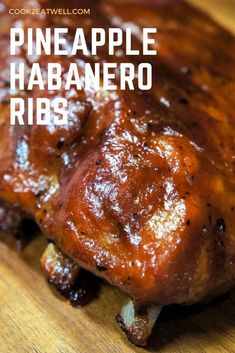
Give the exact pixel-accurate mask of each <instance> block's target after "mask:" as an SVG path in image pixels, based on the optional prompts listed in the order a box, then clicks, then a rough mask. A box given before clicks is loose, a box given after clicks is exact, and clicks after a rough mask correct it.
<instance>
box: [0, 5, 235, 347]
mask: <svg viewBox="0 0 235 353" xmlns="http://www.w3.org/2000/svg"><path fill="white" fill-rule="evenodd" d="M34 3H35V6H36V7H40V6H44V7H45V6H49V7H55V6H57V7H58V8H62V7H64V6H65V4H66V8H68V7H71V8H72V7H76V1H68V0H67V1H66V2H65V1H56V5H55V3H54V2H52V1H51V2H50V1H43V2H39V1H37V0H35V1H34ZM82 4H84V5H85V7H89V6H90V7H91V8H92V13H91V15H90V16H89V20H87V17H86V16H66V15H64V16H37V17H32V16H30V15H25V16H20V15H19V16H14V15H11V16H10V15H9V14H8V9H9V7H12V6H14V7H16V8H20V7H27V1H26V0H22V1H21V0H16V1H14V4H13V5H12V2H11V1H8V0H4V1H2V2H1V13H0V27H1V35H0V57H1V60H0V98H1V99H0V102H1V103H0V104H1V113H0V125H1V128H0V202H1V204H2V205H3V206H2V207H1V216H0V222H1V224H2V226H3V228H4V227H5V228H6V224H8V223H9V222H8V223H7V222H6V216H5V217H4V212H5V214H6V215H7V214H8V215H9V212H10V211H9V210H12V211H11V212H12V213H13V214H14V212H15V213H16V214H18V212H21V213H20V216H19V217H18V216H15V217H16V219H18V220H19V219H20V217H22V215H24V217H26V216H27V217H28V218H31V219H33V220H35V221H36V223H37V224H38V226H39V227H40V229H41V231H42V233H43V234H44V235H45V236H46V237H47V238H48V239H49V241H51V244H49V248H48V249H47V250H46V251H45V253H44V255H43V257H42V261H41V263H42V267H43V268H44V270H45V272H46V275H47V277H48V278H50V279H51V282H53V283H55V284H56V286H57V287H60V289H61V288H64V286H63V285H64V284H65V287H66V288H70V287H72V285H73V283H74V282H75V280H76V277H77V275H78V274H79V271H80V269H83V270H84V269H85V270H86V271H89V272H92V273H93V274H94V275H96V276H98V277H101V278H103V279H104V280H106V281H107V282H109V283H110V284H112V285H114V286H117V287H118V288H120V290H122V291H124V292H126V293H127V294H128V295H129V296H130V298H131V301H130V302H129V303H128V304H127V305H126V306H125V307H124V308H123V309H122V311H121V313H120V315H119V316H118V322H119V323H120V326H121V327H122V328H123V330H124V331H126V333H127V336H128V337H129V339H130V340H131V341H132V342H134V343H135V344H137V345H145V344H146V342H147V338H148V336H149V334H150V331H151V328H152V326H153V325H154V322H155V321H156V318H157V316H158V315H159V312H160V308H161V307H162V306H164V305H169V304H172V303H179V304H191V303H195V302H198V301H202V300H208V299H210V298H212V297H215V296H218V295H220V294H222V293H224V292H225V291H228V290H229V289H230V288H231V287H232V286H233V285H234V283H235V178H234V173H235V117H234V111H235V40H234V37H233V36H232V34H230V33H228V32H227V31H226V30H224V29H223V28H221V27H220V26H219V25H217V24H216V23H214V22H213V21H212V20H211V19H210V18H208V17H207V16H206V15H204V14H202V13H201V12H199V11H197V10H196V9H193V8H191V7H190V6H189V5H188V4H186V3H184V2H181V1H180V2H179V1H166V2H164V1H159V2H158V1H156V2H154V3H153V2H151V3H150V4H149V5H148V4H147V3H145V5H144V6H143V4H139V3H132V4H131V5H130V4H128V2H126V3H120V2H118V1H116V2H114V1H112V2H110V1H105V0H100V1H96V2H92V1H84V2H81V3H80V4H79V6H81V5H82ZM114 23H115V26H117V23H118V26H119V27H120V28H125V26H126V25H127V24H131V25H132V26H135V28H136V29H137V30H136V38H135V40H136V43H137V44H138V43H140V44H141V38H140V37H139V36H138V29H141V28H142V27H147V26H149V27H150V26H151V27H157V28H158V33H157V46H158V48H157V49H158V56H157V57H156V58H152V59H151V60H152V62H151V63H152V65H153V67H154V86H153V89H152V90H151V91H149V92H141V91H137V90H135V91H126V92H121V91H116V92H110V91H104V90H101V91H94V90H83V91H82V92H79V93H78V92H77V91H75V90H72V89H71V91H69V92H65V91H64V90H63V89H61V91H60V92H59V93H56V94H55V93H53V92H47V91H43V92H41V91H39V90H38V89H33V90H32V91H30V92H29V91H25V92H23V93H22V92H17V91H15V92H12V91H11V90H10V89H9V63H10V61H11V60H16V61H18V60H20V61H22V62H24V63H25V64H26V65H28V67H30V65H32V62H33V60H36V61H37V62H39V63H40V65H41V67H46V65H47V62H58V61H59V62H60V63H61V64H62V66H63V68H64V70H65V71H66V68H67V67H68V65H69V62H70V58H69V57H61V58H58V57H53V56H50V57H49V58H48V57H47V56H45V55H43V54H42V55H41V56H40V57H37V58H29V57H27V55H26V54H25V50H24V48H21V49H20V50H19V52H18V53H17V55H16V56H15V57H14V58H13V59H12V58H11V57H10V56H9V28H10V27H13V26H22V27H23V28H24V29H27V28H28V27H35V28H36V27H40V28H46V27H51V28H53V27H61V26H66V27H69V31H70V32H69V34H68V36H67V39H68V41H69V40H70V37H72V33H73V31H74V29H75V28H76V27H82V28H85V30H86V35H87V36H89V32H90V31H91V28H92V27H102V28H106V29H108V28H109V27H110V26H114ZM105 60H107V52H106V48H103V50H102V52H101V53H99V55H98V56H97V57H95V58H92V59H91V58H90V57H83V56H82V55H81V56H79V57H78V58H77V63H78V65H79V69H80V72H81V75H82V70H83V64H84V62H86V61H91V62H92V61H93V62H102V61H105ZM109 60H115V61H119V62H122V61H127V62H128V61H132V62H134V63H136V64H138V61H140V62H141V60H142V58H141V57H140V58H138V57H128V58H126V57H125V55H124V54H123V53H121V52H119V54H118V55H117V56H116V57H115V58H114V59H112V58H109ZM42 95H43V97H49V98H50V99H51V100H53V99H54V98H55V97H56V96H58V95H60V96H61V97H65V96H66V98H68V101H69V104H68V115H69V124H68V125H66V126H55V125H53V124H49V125H47V126H36V125H32V126H10V124H9V120H10V119H9V99H10V98H11V97H12V96H16V97H17V96H20V97H23V98H24V97H25V98H28V97H32V98H38V97H41V96H42ZM4 210H7V211H4ZM17 217H18V218H17ZM4 219H5V221H4ZM19 223H20V222H19ZM58 268H59V270H58ZM63 268H66V269H67V270H66V271H64V272H63ZM60 270H61V271H60ZM56 271H58V273H57V272H56Z"/></svg>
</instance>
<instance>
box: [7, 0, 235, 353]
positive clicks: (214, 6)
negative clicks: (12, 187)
mask: <svg viewBox="0 0 235 353" xmlns="http://www.w3.org/2000/svg"><path fill="white" fill-rule="evenodd" d="M191 2H193V3H194V4H195V5H196V6H200V7H202V8H203V9H204V10H206V11H208V12H209V13H210V14H211V15H212V16H214V17H215V18H216V19H217V20H218V21H219V22H221V23H222V24H223V25H224V26H226V27H228V28H230V29H231V30H232V31H234V33H235V1H234V0H191ZM15 245H16V244H15V241H14V239H13V238H12V237H11V236H10V235H7V234H0V353H75V352H76V353H118V352H119V353H131V352H146V350H144V349H140V348H136V347H134V346H132V345H130V344H129V343H128V342H127V340H126V338H125V337H124V336H123V335H122V333H121V332H120V331H119V330H118V329H117V326H116V322H115V315H116V314H117V313H118V311H119V310H120V308H121V306H122V305H123V303H124V302H125V300H126V298H125V295H124V294H122V293H120V292H119V291H118V290H117V289H115V288H112V287H110V286H108V285H106V284H103V285H102V286H101V292H100V295H99V297H98V298H97V299H95V300H94V301H93V302H92V303H91V304H89V305H88V306H86V307H84V308H82V309H75V308H73V307H71V306H70V305H69V303H68V302H66V301H65V300H64V299H63V298H61V297H59V296H58V295H57V294H56V293H54V292H53V291H52V289H51V288H50V287H49V285H48V284H47V282H46V280H45V278H44V276H43V274H42V272H41V269H40V266H39V259H40V256H41V254H42V252H43V250H44V249H45V247H46V240H45V239H44V238H43V237H42V236H38V237H36V238H35V239H34V240H33V241H32V242H31V243H30V244H29V245H28V246H27V247H26V248H25V250H24V251H23V252H21V253H19V252H17V251H16V249H15ZM147 352H166V353H178V352H181V353H194V352H195V353H198V352H206V353H227V352H231V353H232V352H235V291H234V292H232V293H230V294H229V295H226V296H224V297H223V298H219V299H218V300H216V301H214V302H212V303H210V304H209V305H204V306H202V305H196V306H192V307H180V306H173V307H169V308H167V309H164V310H163V312H162V314H161V315H160V318H159V320H158V322H157V325H156V327H155V330H154V333H153V335H152V339H151V341H150V347H149V349H148V350H147Z"/></svg>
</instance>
